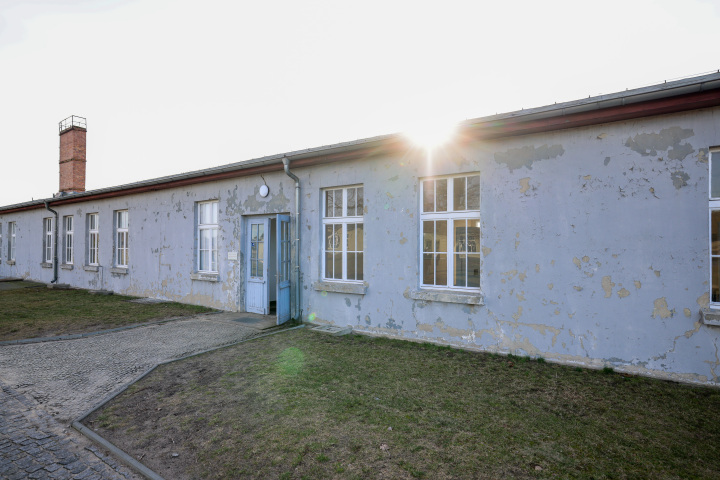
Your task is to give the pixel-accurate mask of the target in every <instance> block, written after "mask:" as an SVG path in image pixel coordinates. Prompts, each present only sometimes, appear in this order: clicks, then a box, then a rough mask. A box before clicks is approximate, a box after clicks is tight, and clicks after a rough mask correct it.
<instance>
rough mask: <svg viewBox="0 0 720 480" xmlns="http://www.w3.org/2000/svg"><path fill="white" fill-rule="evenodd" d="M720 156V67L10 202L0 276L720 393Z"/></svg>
mask: <svg viewBox="0 0 720 480" xmlns="http://www.w3.org/2000/svg"><path fill="white" fill-rule="evenodd" d="M719 145H720V75H718V74H713V75H707V76H703V77H696V78H692V79H687V80H683V81H678V82H674V83H668V84H663V85H659V86H655V87H647V88H643V89H639V90H632V91H627V92H622V93H620V94H615V95H608V96H603V97H596V98H591V99H587V100H582V101H578V102H570V103H566V104H562V105H553V106H549V107H542V108H538V109H533V110H526V111H521V112H514V113H511V114H504V115H498V116H495V117H490V118H482V119H477V120H473V121H468V122H465V123H464V124H463V125H462V126H461V128H460V130H459V135H458V138H456V139H455V141H453V142H452V143H450V144H448V145H446V146H445V147H443V148H441V149H438V150H435V151H433V152H432V154H431V155H429V154H427V153H426V152H425V151H424V150H421V149H417V148H414V147H412V146H411V145H409V144H408V143H407V142H406V141H405V140H404V139H403V138H402V137H401V136H397V135H390V136H385V137H378V138H373V139H367V140H361V141H357V142H349V143H345V144H339V145H333V146H329V147H322V148H318V149H311V150H304V151H299V152H291V153H287V154H284V155H277V156H272V157H266V158H262V159H257V160H251V161H247V162H241V163H238V164H233V165H228V166H225V167H218V168H212V169H208V170H203V171H199V172H193V173H190V174H183V175H177V176H173V177H166V178H161V179H156V180H152V181H146V182H140V183H137V184H132V185H124V186H119V187H115V188H108V189H103V190H95V191H88V192H81V193H72V194H68V195H64V196H57V197H54V198H49V199H47V200H45V201H39V202H28V203H25V204H18V205H11V206H8V207H3V208H0V228H2V230H1V233H2V238H1V240H0V249H1V250H0V251H1V252H2V254H1V258H2V263H0V276H2V277H22V278H27V279H33V280H39V281H44V282H52V281H57V282H59V283H66V284H70V285H73V286H77V287H82V288H92V289H106V290H112V291H114V292H117V293H122V294H128V295H138V296H147V297H156V298H166V299H172V300H177V301H180V302H188V303H196V304H202V305H208V306H212V307H216V308H221V309H226V310H234V311H245V310H254V311H260V312H265V313H268V312H269V311H270V310H271V309H272V308H273V307H274V306H275V305H277V309H278V310H282V308H284V307H281V305H284V304H285V303H287V302H286V301H285V300H283V299H282V298H281V297H282V295H286V294H287V292H291V293H290V298H291V302H290V303H291V304H292V311H291V312H290V313H291V315H292V316H294V317H296V318H302V319H303V320H306V321H307V320H310V321H314V322H317V323H329V324H335V325H339V326H346V325H347V326H352V327H353V329H355V330H356V331H361V332H366V333H370V334H378V335H389V336H395V337H400V338H407V339H419V340H429V341H437V342H442V343H446V344H450V345H455V346H459V347H465V348H473V349H479V350H486V351H493V352H504V353H514V354H519V355H531V356H542V357H544V358H546V359H548V360H551V361H557V362H562V363H568V364H577V365H585V366H593V367H603V366H611V367H613V368H615V369H617V370H621V371H627V372H633V373H639V374H643V375H651V376H657V377H661V378H670V379H676V380H682V381H688V382H694V383H707V384H714V385H718V384H720V379H719V378H718V375H720V357H719V356H718V346H720V327H718V326H714V325H711V323H712V318H713V315H712V312H711V310H709V309H708V308H709V307H712V306H713V301H711V300H712V299H711V290H713V289H715V288H716V285H712V284H713V282H714V280H713V279H712V277H711V263H712V262H711V247H710V244H711V237H710V221H709V218H710V217H709V212H710V211H711V209H712V207H713V204H712V202H711V200H710V190H709V189H710V187H709V185H710V174H709V171H710V164H711V163H712V161H711V158H712V155H713V152H714V148H715V147H716V146H719ZM716 158H717V160H718V161H720V153H718V154H717V155H716ZM90 161H92V159H90ZM283 161H285V163H286V164H287V171H284V167H285V165H283ZM718 170H720V169H718ZM293 176H296V177H295V178H297V185H298V187H299V190H297V191H296V182H295V178H293ZM266 188H267V191H266ZM76 190H77V189H76ZM296 193H298V195H297V198H296ZM264 195H265V196H264ZM296 205H299V208H297V207H296ZM51 210H52V211H51ZM54 212H56V213H57V216H56V215H55V213H54ZM119 212H126V213H119ZM215 212H216V213H215ZM95 214H96V216H95ZM67 217H71V218H72V220H70V222H71V223H72V229H71V230H70V231H71V232H72V234H71V236H72V240H68V239H67V228H65V227H67V225H66V222H67V220H65V219H66V218H67ZM47 219H52V220H51V221H50V222H48V220H47ZM290 219H292V222H291V223H286V222H287V221H288V220H290ZM298 220H299V221H298ZM55 227H57V232H55ZM91 227H93V228H91ZM294 227H298V228H297V232H295V231H294V230H293V229H294ZM11 230H12V232H11ZM11 237H12V238H11ZM69 243H71V244H72V249H71V250H72V252H71V253H68V244H69ZM55 246H57V252H58V253H57V255H55V254H54V253H53V252H54V248H55ZM11 249H12V250H13V251H14V254H13V258H14V260H12V259H11V258H10V250H11ZM298 252H299V254H297V253H298ZM717 253H718V254H719V255H720V251H718V252H717ZM68 256H72V262H68V261H67V260H68V259H67V257H68ZM48 260H49V261H48ZM90 260H93V261H90ZM719 261H720V260H719ZM283 288H285V290H283ZM283 292H284V293H283ZM703 310H705V313H704V314H703Z"/></svg>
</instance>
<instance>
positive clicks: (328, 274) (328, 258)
mask: <svg viewBox="0 0 720 480" xmlns="http://www.w3.org/2000/svg"><path fill="white" fill-rule="evenodd" d="M325 278H333V263H332V252H325Z"/></svg>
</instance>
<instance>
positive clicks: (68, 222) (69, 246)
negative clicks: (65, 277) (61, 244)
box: [63, 215, 73, 265]
mask: <svg viewBox="0 0 720 480" xmlns="http://www.w3.org/2000/svg"><path fill="white" fill-rule="evenodd" d="M63 230H64V233H65V235H64V238H65V248H64V249H63V252H64V253H63V254H64V258H63V262H64V263H66V264H68V265H70V264H72V263H73V217H72V215H68V216H65V217H63Z"/></svg>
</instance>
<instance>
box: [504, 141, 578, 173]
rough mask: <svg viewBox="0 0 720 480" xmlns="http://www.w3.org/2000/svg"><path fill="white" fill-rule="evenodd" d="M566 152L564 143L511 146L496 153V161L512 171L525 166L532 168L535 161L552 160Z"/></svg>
mask: <svg viewBox="0 0 720 480" xmlns="http://www.w3.org/2000/svg"><path fill="white" fill-rule="evenodd" d="M564 153H565V149H564V148H563V147H562V145H550V146H548V145H541V146H540V147H537V148H536V147H534V146H532V147H531V146H525V147H521V148H511V149H509V150H507V151H505V152H497V153H495V161H496V162H497V163H499V164H502V163H504V164H506V165H507V166H508V168H509V169H510V171H511V172H512V171H513V170H516V169H518V168H522V167H525V168H527V169H530V170H531V169H532V166H533V163H535V162H538V161H540V160H550V159H552V158H557V157H560V156H562V155H563V154H564Z"/></svg>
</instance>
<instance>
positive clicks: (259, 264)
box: [245, 218, 268, 315]
mask: <svg viewBox="0 0 720 480" xmlns="http://www.w3.org/2000/svg"><path fill="white" fill-rule="evenodd" d="M248 233H249V234H248V249H247V251H248V252H250V255H249V256H248V265H247V276H248V280H247V297H246V300H245V310H247V311H248V312H253V313H261V314H263V315H265V314H267V306H268V302H267V248H266V237H267V235H266V234H267V233H268V219H266V218H263V219H254V220H248Z"/></svg>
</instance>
